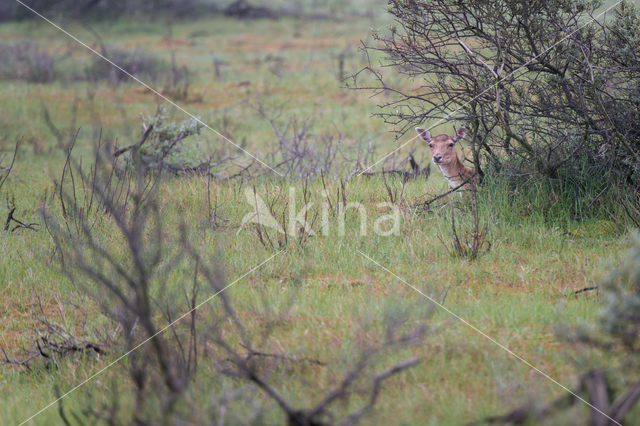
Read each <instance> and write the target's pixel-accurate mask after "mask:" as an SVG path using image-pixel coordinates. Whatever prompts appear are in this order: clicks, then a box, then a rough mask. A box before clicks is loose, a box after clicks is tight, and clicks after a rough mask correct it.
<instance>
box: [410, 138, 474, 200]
mask: <svg viewBox="0 0 640 426" xmlns="http://www.w3.org/2000/svg"><path fill="white" fill-rule="evenodd" d="M416 132H417V133H418V136H420V139H422V140H423V141H424V142H426V143H428V144H429V147H430V148H431V158H432V160H433V163H434V164H435V165H436V166H438V167H439V168H440V171H441V172H442V174H443V175H444V177H445V178H446V179H447V182H449V186H451V188H456V187H458V186H460V185H461V184H463V183H464V182H467V181H469V183H468V184H467V185H468V186H469V188H471V189H474V188H475V186H476V184H477V183H478V176H477V175H476V173H475V172H474V171H473V170H471V169H468V168H466V167H465V166H464V164H462V161H460V158H459V157H458V153H457V152H456V149H455V145H456V143H458V142H459V141H460V140H462V138H464V136H465V135H466V130H465V129H464V127H461V128H459V129H458V130H456V132H455V134H454V135H453V136H449V135H444V134H442V135H438V136H435V137H431V134H430V133H429V131H428V130H425V129H422V128H420V127H416Z"/></svg>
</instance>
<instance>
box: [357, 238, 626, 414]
mask: <svg viewBox="0 0 640 426" xmlns="http://www.w3.org/2000/svg"><path fill="white" fill-rule="evenodd" d="M358 253H360V254H361V255H362V256H364V257H366V258H367V259H369V260H370V261H371V262H373V263H375V264H376V265H378V266H379V267H380V268H382V269H383V270H385V271H386V272H388V273H389V274H391V275H393V276H394V277H396V278H397V279H399V280H400V281H402V282H403V283H405V284H406V285H407V286H409V287H411V288H412V289H414V290H415V291H416V292H418V293H420V294H421V295H422V296H424V297H426V298H427V299H429V300H430V301H431V302H433V303H434V304H436V305H437V306H438V307H439V308H442V309H444V310H445V311H447V313H449V314H450V315H451V316H453V317H455V318H456V319H457V320H459V321H460V322H462V323H463V324H465V325H467V326H469V327H470V328H471V329H473V330H474V331H476V332H478V333H479V334H481V335H482V336H483V337H485V338H486V339H488V340H489V341H491V342H492V343H495V344H496V345H498V346H499V347H500V348H502V349H504V350H505V351H507V352H508V353H509V355H511V356H513V357H514V358H516V359H518V360H519V361H521V362H523V363H524V364H526V365H527V366H529V367H530V368H532V369H533V370H535V371H536V372H538V373H540V374H542V375H543V376H544V377H546V378H547V379H549V380H550V381H552V382H553V383H555V384H556V385H558V386H560V387H561V388H562V389H564V390H565V391H567V392H569V393H570V394H571V395H573V396H574V397H576V398H577V399H579V400H580V401H582V402H584V403H585V404H587V405H588V406H589V407H591V408H593V409H594V410H596V411H597V412H598V413H600V414H602V415H603V416H605V417H606V418H608V419H609V420H611V421H612V422H613V423H615V424H617V425H618V426H622V425H621V424H620V423H618V422H617V421H615V420H614V419H612V418H611V417H609V416H608V415H607V414H606V413H603V412H602V411H600V410H599V409H598V408H596V407H594V406H593V405H592V404H591V403H589V401H587V400H585V399H584V398H582V397H580V396H579V395H577V394H576V393H575V392H573V391H572V390H570V389H569V388H567V387H566V386H564V385H563V384H562V383H560V382H558V381H557V380H554V379H553V378H552V377H550V376H549V375H548V374H546V373H544V372H542V371H541V370H540V369H538V368H537V367H535V366H534V365H533V364H531V363H530V362H528V361H526V360H525V359H523V358H521V357H520V356H519V355H518V354H516V353H514V352H513V351H512V350H510V349H509V348H507V347H506V346H504V345H502V344H501V343H499V342H497V341H496V340H495V339H493V338H492V337H491V336H489V335H487V334H486V333H484V332H482V331H481V330H479V329H478V328H477V327H475V326H474V325H472V324H470V323H469V322H467V321H466V320H465V319H464V318H462V317H460V316H458V315H456V314H454V313H453V312H451V311H450V310H449V309H447V308H446V307H444V305H442V304H440V303H438V302H436V301H435V300H434V299H433V298H431V297H429V296H427V295H426V294H424V293H423V292H422V291H420V290H419V289H417V288H416V287H414V286H412V285H411V284H409V283H408V282H407V281H405V280H404V279H402V278H401V277H399V276H398V275H396V274H394V273H393V272H391V271H390V270H389V269H387V268H385V267H384V266H382V265H381V264H380V263H378V262H376V261H375V260H373V259H372V258H370V257H369V256H367V255H366V254H364V253H363V252H361V251H360V250H358Z"/></svg>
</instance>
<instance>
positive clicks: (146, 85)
mask: <svg viewBox="0 0 640 426" xmlns="http://www.w3.org/2000/svg"><path fill="white" fill-rule="evenodd" d="M16 2H18V3H20V4H21V5H22V6H24V7H25V8H27V9H29V10H30V11H31V12H33V13H34V14H36V15H37V16H39V17H40V18H42V19H43V20H44V21H46V22H47V23H49V24H51V25H52V26H54V27H55V28H57V29H58V30H60V31H62V32H63V33H65V34H66V35H68V36H69V37H71V38H72V39H73V40H75V41H77V42H78V43H80V44H81V45H82V46H84V47H86V48H87V49H89V50H90V51H91V52H93V53H95V54H96V55H98V56H99V57H101V58H102V59H104V60H105V61H107V62H108V63H110V64H111V65H112V66H114V67H115V68H117V69H118V70H120V71H122V72H123V73H125V74H126V75H128V76H129V77H131V78H132V79H134V80H135V81H137V82H138V83H140V84H141V85H143V86H144V87H146V88H147V89H149V90H151V91H152V92H153V93H155V94H156V95H158V96H160V97H161V98H162V99H164V100H165V101H167V102H168V103H170V104H171V105H173V106H174V107H176V108H178V109H179V110H180V111H182V112H184V113H185V114H187V115H188V116H189V117H191V118H193V119H194V120H196V121H197V122H198V123H200V124H202V125H203V126H204V127H206V128H207V129H209V130H211V131H212V132H213V133H215V134H216V135H218V136H220V137H221V138H222V139H224V140H226V141H227V142H229V143H230V144H231V145H233V146H235V147H236V148H238V149H239V150H241V151H242V152H244V153H245V154H247V155H248V156H249V157H251V158H253V159H254V160H256V161H258V162H259V163H260V164H262V165H263V166H265V167H267V168H268V169H269V170H271V171H272V172H274V173H276V174H277V175H280V176H281V177H284V175H283V174H282V173H280V172H278V171H277V170H275V169H274V168H273V167H271V166H270V165H268V164H267V163H265V162H264V161H262V160H261V159H259V158H258V157H256V156H255V155H253V154H251V153H250V152H249V151H247V150H246V149H244V148H242V147H241V146H240V145H238V144H237V143H235V142H233V141H232V140H231V139H229V138H227V137H226V136H224V135H223V134H221V133H220V132H218V131H217V130H215V129H214V128H212V127H211V126H209V125H208V124H207V123H205V122H203V121H202V120H200V119H199V118H198V117H196V116H195V115H193V114H191V113H190V112H189V111H187V110H186V109H184V108H182V107H181V106H180V105H178V104H176V103H175V102H173V101H172V100H170V99H169V98H167V97H166V96H164V95H163V94H162V93H160V92H158V91H157V90H155V89H154V88H152V87H151V86H149V85H148V84H146V83H145V82H143V81H142V80H140V79H139V78H137V77H135V76H133V75H132V74H130V73H129V72H128V71H126V70H124V69H123V68H122V67H120V66H119V65H118V64H116V63H115V62H113V61H111V60H110V59H108V58H107V57H105V56H104V55H102V54H101V53H100V52H98V51H96V50H95V49H93V48H92V47H91V46H89V45H87V44H86V43H84V42H82V41H81V40H79V39H78V38H76V37H75V36H73V35H72V34H70V33H69V32H68V31H65V30H64V29H62V28H61V27H60V26H59V25H56V24H55V23H54V22H52V21H50V20H49V19H47V18H45V17H44V16H42V15H41V14H40V13H38V12H36V11H35V10H33V9H32V8H30V7H29V6H27V5H26V4H24V3H23V2H21V1H20V0H16Z"/></svg>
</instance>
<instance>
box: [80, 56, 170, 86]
mask: <svg viewBox="0 0 640 426" xmlns="http://www.w3.org/2000/svg"><path fill="white" fill-rule="evenodd" d="M102 50H103V51H102V52H101V53H102V55H103V56H105V57H106V58H108V59H109V60H110V61H112V62H114V63H115V64H116V65H118V66H119V67H120V68H122V69H124V70H125V71H126V73H125V72H123V71H121V70H119V69H118V68H116V67H114V66H113V65H111V64H110V63H109V62H107V61H105V60H104V59H102V58H100V57H94V58H93V59H92V62H91V64H90V65H89V66H87V68H86V69H85V74H86V78H87V79H89V80H92V81H101V80H107V81H109V82H110V83H111V84H119V83H122V82H127V81H130V80H131V76H130V75H133V76H134V77H137V78H140V79H151V80H152V81H156V80H157V79H158V75H159V70H160V69H162V68H166V65H164V64H162V61H160V60H158V59H157V58H155V57H153V56H151V55H149V54H147V53H144V52H143V51H142V50H141V49H135V50H133V51H129V50H123V49H117V48H109V49H108V50H107V49H105V48H104V47H103V49H102ZM129 74H130V75H129Z"/></svg>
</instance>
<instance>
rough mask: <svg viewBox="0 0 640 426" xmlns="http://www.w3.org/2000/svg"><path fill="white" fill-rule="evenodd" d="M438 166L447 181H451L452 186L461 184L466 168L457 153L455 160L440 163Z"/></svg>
mask: <svg viewBox="0 0 640 426" xmlns="http://www.w3.org/2000/svg"><path fill="white" fill-rule="evenodd" d="M438 167H439V168H440V171H441V172H442V174H443V175H444V177H445V178H446V179H447V182H449V186H450V187H451V188H455V187H457V186H460V184H461V183H462V182H463V178H464V172H465V170H466V168H465V167H464V164H462V161H460V158H458V156H457V155H456V158H455V160H454V161H452V162H451V163H449V164H438Z"/></svg>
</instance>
